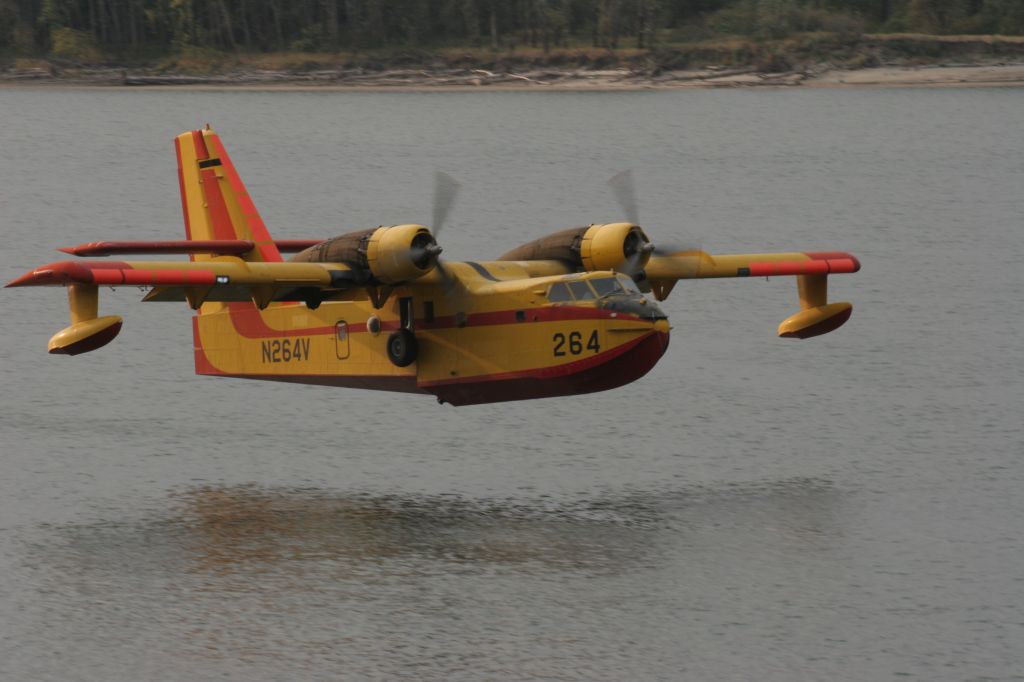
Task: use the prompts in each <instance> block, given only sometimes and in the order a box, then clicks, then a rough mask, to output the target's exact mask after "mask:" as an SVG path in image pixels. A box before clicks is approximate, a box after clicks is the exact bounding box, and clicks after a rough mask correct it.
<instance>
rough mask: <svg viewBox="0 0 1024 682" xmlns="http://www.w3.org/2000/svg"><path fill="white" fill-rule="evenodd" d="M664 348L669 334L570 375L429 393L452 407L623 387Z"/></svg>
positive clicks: (468, 385) (645, 340) (658, 335)
mask: <svg viewBox="0 0 1024 682" xmlns="http://www.w3.org/2000/svg"><path fill="white" fill-rule="evenodd" d="M667 347H668V334H661V333H655V334H649V335H647V336H645V337H644V338H643V339H642V340H641V341H640V343H638V344H636V345H635V346H633V348H632V349H631V350H630V352H628V353H623V354H621V355H618V356H617V357H614V358H611V359H609V360H608V361H607V362H603V363H600V364H597V365H594V366H590V367H587V368H586V369H582V370H580V371H578V372H575V373H572V374H567V375H564V376H557V377H547V378H543V379H540V380H538V378H537V377H521V378H515V379H504V380H500V379H494V378H487V379H483V380H480V381H474V382H467V383H461V384H448V385H445V386H434V387H431V388H429V389H428V390H429V391H430V392H431V393H433V394H434V395H436V396H437V397H438V398H439V399H441V400H443V401H444V402H447V403H451V404H452V405H479V404H482V403H495V402H506V401H510V400H531V399H534V398H553V397H556V396H565V395H579V394H582V393H594V392H596V391H606V390H608V389H612V388H618V387H619V386H624V385H625V384H628V383H631V382H633V381H636V380H637V379H639V378H640V377H642V376H643V375H645V374H647V373H648V372H649V371H650V370H651V368H652V367H654V365H655V364H657V362H658V360H659V359H660V358H661V356H662V355H663V354H664V353H665V349H666V348H667Z"/></svg>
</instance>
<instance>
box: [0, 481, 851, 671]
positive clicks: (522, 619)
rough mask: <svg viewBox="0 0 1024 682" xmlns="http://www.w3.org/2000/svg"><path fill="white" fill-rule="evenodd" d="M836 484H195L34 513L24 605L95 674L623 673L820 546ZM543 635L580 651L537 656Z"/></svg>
mask: <svg viewBox="0 0 1024 682" xmlns="http://www.w3.org/2000/svg"><path fill="white" fill-rule="evenodd" d="M843 496H844V495H843V494H842V493H841V492H839V491H837V490H836V489H834V488H833V487H832V486H831V485H830V484H829V483H828V482H825V481H820V480H814V479H795V480H786V481H779V482H771V483H764V484H756V485H725V486H721V487H693V488H684V489H680V490H661V491H633V492H625V493H617V494H616V493H608V494H605V495H588V496H586V497H584V498H580V499H575V500H564V499H563V500H558V499H554V498H552V497H541V498H536V499H488V498H472V497H464V496H456V495H426V494H410V493H403V494H399V493H395V494H371V493H363V492H355V493H349V492H338V491H329V490H318V489H286V488H263V487H256V486H230V487H214V486H202V487H196V488H191V489H187V490H184V491H181V492H179V493H176V494H174V495H172V497H171V498H170V499H169V500H168V503H167V505H166V508H165V511H163V512H161V513H158V514H154V516H153V517H152V518H149V519H140V520H135V521H120V520H118V521H109V522H99V523H83V524H66V525H60V526H55V527H51V528H49V529H44V532H43V533H42V536H43V537H46V541H45V542H43V543H39V542H33V545H32V547H31V548H30V549H29V551H28V552H27V557H28V565H27V566H26V567H25V568H26V570H28V571H29V572H31V573H32V574H33V575H34V576H35V582H36V584H37V586H38V588H37V591H36V594H35V595H34V596H33V598H32V599H31V600H30V601H29V602H26V603H25V604H24V605H23V607H24V612H25V616H24V619H25V621H26V623H27V625H28V627H29V629H30V630H31V632H30V633H29V635H30V636H35V635H40V634H41V633H46V636H47V637H49V638H51V639H53V638H58V639H60V640H62V641H67V642H70V643H71V644H69V645H68V651H67V652H66V653H64V654H62V655H66V656H68V657H74V660H75V661H76V665H78V666H81V667H82V669H83V670H86V671H90V674H89V675H87V677H89V676H92V677H93V678H96V677H97V676H99V677H103V678H104V679H133V678H134V676H135V675H136V674H137V671H134V670H133V672H132V674H130V675H129V674H127V673H125V674H121V673H118V672H117V671H112V670H111V669H110V666H109V663H108V661H107V659H106V658H105V657H104V656H103V654H101V653H100V652H102V651H106V650H109V649H110V648H111V647H122V646H125V643H126V642H132V644H131V646H132V647H139V650H145V651H146V660H147V661H148V662H150V663H151V664H152V665H160V666H169V667H165V668H161V670H168V669H169V670H174V671H176V672H177V673H178V674H181V675H188V676H192V675H194V674H195V673H196V671H197V670H201V671H203V674H204V675H211V676H212V675H213V673H212V672H211V671H217V670H222V672H224V671H227V670H228V669H230V671H231V673H232V674H237V673H238V671H240V670H241V671H247V674H250V675H251V674H258V676H261V677H267V676H270V677H273V676H275V675H285V674H295V673H296V671H302V672H311V671H316V670H321V669H323V667H324V666H327V669H331V670H340V669H344V670H346V671H349V672H352V673H353V674H354V676H355V677H357V678H358V677H360V675H371V674H378V673H380V672H381V671H382V670H383V671H384V673H385V674H387V675H388V676H391V677H395V676H402V675H403V674H404V675H407V676H409V677H411V678H422V677H430V676H433V677H436V678H444V679H448V678H449V677H450V673H451V672H452V670H454V669H455V668H453V667H452V665H453V664H452V661H451V660H450V659H451V657H455V658H457V659H459V660H462V658H463V657H464V658H465V660H466V661H468V663H467V664H466V665H468V667H466V668H465V670H466V671H469V670H472V671H473V672H474V673H480V674H484V673H487V672H488V671H490V672H491V673H492V674H494V675H497V676H498V677H508V676H509V675H508V674H507V673H508V671H513V670H520V671H522V670H527V669H534V668H535V669H536V670H535V672H537V671H539V673H543V674H545V675H546V674H549V673H551V672H552V671H558V670H561V671H563V672H565V670H580V669H587V668H586V665H588V664H587V663H585V662H586V661H590V660H591V659H592V663H593V664H594V665H595V666H597V667H596V668H594V669H592V670H591V671H590V672H591V674H588V675H586V677H587V678H588V679H616V678H618V679H621V677H620V676H621V675H622V674H625V671H627V670H628V669H630V667H631V665H632V664H631V663H630V662H631V661H634V660H635V658H636V657H637V656H638V655H641V656H646V655H648V654H645V653H643V652H644V651H648V653H650V654H653V653H655V652H657V655H658V656H660V657H661V658H662V659H663V660H662V662H661V663H658V662H655V663H656V664H652V666H653V667H651V669H652V670H656V669H658V666H660V665H662V664H664V665H666V666H668V667H667V668H666V670H678V669H679V668H678V666H679V665H680V664H681V661H675V660H673V658H674V657H676V656H683V654H682V653H681V652H679V653H668V654H666V652H674V648H673V647H676V646H677V645H676V644H675V643H674V639H675V638H676V637H677V635H678V632H682V631H686V630H687V629H688V628H692V627H694V625H692V624H691V620H690V619H691V618H692V615H693V614H697V613H699V614H702V617H703V618H707V617H708V615H709V614H714V613H716V612H717V611H718V610H719V608H720V607H721V605H722V604H723V603H726V602H729V601H733V600H736V601H737V608H740V609H742V608H746V607H745V606H743V605H744V604H746V603H748V599H747V597H746V596H744V595H745V594H746V592H747V591H749V590H757V589H760V588H759V587H758V585H759V584H760V583H762V581H763V582H764V583H765V584H770V583H774V584H775V585H776V586H777V585H778V584H779V583H780V582H785V581H788V580H791V576H792V575H793V574H794V571H796V570H804V569H803V567H804V566H805V565H806V562H807V561H808V560H810V561H812V562H815V561H817V562H820V561H821V560H822V559H823V558H827V557H828V556H830V554H831V552H832V551H833V550H834V548H835V546H836V544H837V543H841V540H842V535H843V534H842V532H841V528H840V524H839V523H838V521H837V519H838V518H839V517H840V513H839V507H840V506H841V502H842V499H843ZM34 537H35V539H36V540H38V538H39V537H40V534H39V533H36V534H35V535H34ZM638 586H644V589H642V590H639V591H638ZM798 593H799V592H798ZM652 595H655V596H656V600H655V601H652V600H651V596H652ZM731 612H732V613H733V614H734V615H735V613H736V610H735V609H733V610H732V611H731ZM299 613H301V614H302V615H301V618H300V619H298V620H296V614H299ZM688 614H689V615H688ZM608 619H612V620H613V621H614V623H616V624H617V627H614V628H613V627H609V622H607V621H608ZM726 625H728V624H726ZM652 627H653V628H654V629H653V630H651V628H652ZM616 632H634V633H646V634H642V636H641V634H637V636H638V637H640V640H639V641H631V642H624V641H620V640H618V639H616V635H615V633H616ZM695 634H697V633H695ZM608 638H611V639H608ZM666 638H667V639H666ZM556 640H557V641H561V642H562V644H561V645H560V647H562V649H565V648H569V649H571V648H573V647H579V646H583V649H585V651H584V650H580V651H577V652H576V653H575V654H574V656H575V658H574V659H571V660H570V662H568V663H562V662H560V661H561V659H560V658H558V657H555V658H552V659H551V660H549V661H547V662H543V663H539V661H543V660H544V659H543V658H537V652H538V651H544V650H545V647H549V646H550V642H552V641H556ZM595 641H597V642H598V644H599V647H598V651H597V652H596V653H595V652H593V651H591V650H590V648H591V647H593V645H594V642H595ZM584 642H585V643H587V644H585V645H584V644H582V643H584ZM382 647H384V648H385V649H386V651H381V650H380V649H381V648H382ZM368 651H375V652H376V653H375V654H374V655H370V656H369V657H367V656H368V654H367V652H368ZM666 655H667V656H668V657H667V658H665V657H666ZM132 656H134V655H130V656H129V658H130V657H132ZM581 657H582V658H581ZM11 660H13V661H15V663H16V664H17V665H18V669H20V670H21V671H22V672H31V671H32V670H33V669H34V668H33V666H37V665H40V662H39V661H38V660H36V659H32V660H31V661H27V660H20V661H19V659H18V658H17V657H15V658H14V659H11ZM601 661H603V663H599V662H601ZM61 665H62V664H61ZM219 666H225V668H223V669H221V668H220V667H219ZM239 666H240V667H239ZM489 666H495V667H489ZM524 666H525V667H524ZM529 666H534V668H529ZM537 666H539V668H537ZM581 666H583V667H582V668H581ZM457 667H458V666H456V668H457ZM615 671H617V672H615ZM225 674H226V673H225ZM525 676H527V677H529V676H530V675H525ZM456 677H457V676H456ZM466 679H479V677H478V676H477V677H474V675H468V673H467V677H466Z"/></svg>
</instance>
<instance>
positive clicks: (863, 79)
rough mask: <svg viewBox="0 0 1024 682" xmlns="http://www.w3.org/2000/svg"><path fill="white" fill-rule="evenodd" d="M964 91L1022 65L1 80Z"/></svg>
mask: <svg viewBox="0 0 1024 682" xmlns="http://www.w3.org/2000/svg"><path fill="white" fill-rule="evenodd" d="M750 87H755V88H765V87H767V88H794V87H795V88H865V87H868V88H936V87H941V88H950V87H956V88H964V87H1002V88H1016V87H1024V63H1009V64H1008V63H997V64H951V65H946V64H934V65H925V66H877V67H868V68H860V69H835V68H826V67H819V68H817V69H813V70H805V71H787V72H779V73H764V72H758V71H756V70H755V69H754V68H752V67H751V68H725V67H722V68H707V69H699V70H676V71H665V72H662V73H660V74H658V75H656V76H648V75H645V74H640V73H637V72H636V71H634V70H630V69H603V70H596V69H595V70H587V69H553V68H545V69H543V70H539V71H528V72H526V73H510V72H496V71H489V70H484V69H452V70H445V71H426V70H402V71H381V72H365V71H362V70H351V71H344V70H321V71H313V72H308V73H302V72H292V71H269V70H244V71H234V72H230V73H224V74H217V75H208V76H199V75H182V74H178V75H167V74H152V73H147V72H145V71H141V72H134V73H133V72H131V71H128V70H127V69H114V68H103V69H79V70H75V71H65V72H62V73H60V74H55V73H53V72H52V71H46V70H44V69H41V68H36V69H29V70H25V71H21V72H17V71H15V72H6V73H3V74H0V89H2V88H38V89H48V88H89V89H92V88H103V89H117V90H125V89H132V88H138V89H144V90H225V89H229V90H241V91H246V90H249V91H259V90H279V91H316V92H322V91H353V92H360V91H373V92H387V91H392V92H474V91H510V92H542V91H551V92H630V91H654V90H679V89H705V90H706V89H716V88H719V89H720V88H750Z"/></svg>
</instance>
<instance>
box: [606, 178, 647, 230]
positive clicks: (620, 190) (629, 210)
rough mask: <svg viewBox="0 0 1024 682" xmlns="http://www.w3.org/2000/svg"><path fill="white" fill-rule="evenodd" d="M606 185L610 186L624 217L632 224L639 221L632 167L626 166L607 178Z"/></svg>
mask: <svg viewBox="0 0 1024 682" xmlns="http://www.w3.org/2000/svg"><path fill="white" fill-rule="evenodd" d="M608 186H609V187H611V188H612V194H613V195H614V196H615V201H617V202H619V206H621V207H622V213H623V214H624V215H625V216H626V219H627V220H628V221H629V222H631V223H633V224H634V225H636V224H638V223H639V222H640V212H639V211H638V210H637V202H636V185H634V184H633V169H632V168H627V169H626V170H624V171H622V172H621V173H616V174H615V175H613V176H612V177H611V179H610V180H608Z"/></svg>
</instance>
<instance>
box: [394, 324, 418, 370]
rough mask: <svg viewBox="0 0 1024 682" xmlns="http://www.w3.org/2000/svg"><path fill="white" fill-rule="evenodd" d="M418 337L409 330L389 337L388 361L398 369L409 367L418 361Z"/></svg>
mask: <svg viewBox="0 0 1024 682" xmlns="http://www.w3.org/2000/svg"><path fill="white" fill-rule="evenodd" d="M416 351H417V344H416V336H415V335H414V334H413V333H412V332H411V331H409V330H408V329H399V330H398V331H397V332H394V333H393V334H392V335H391V336H389V337H388V360H390V361H391V362H392V363H393V364H394V365H395V366H397V367H408V366H409V365H411V364H412V363H414V362H415V361H416Z"/></svg>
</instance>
